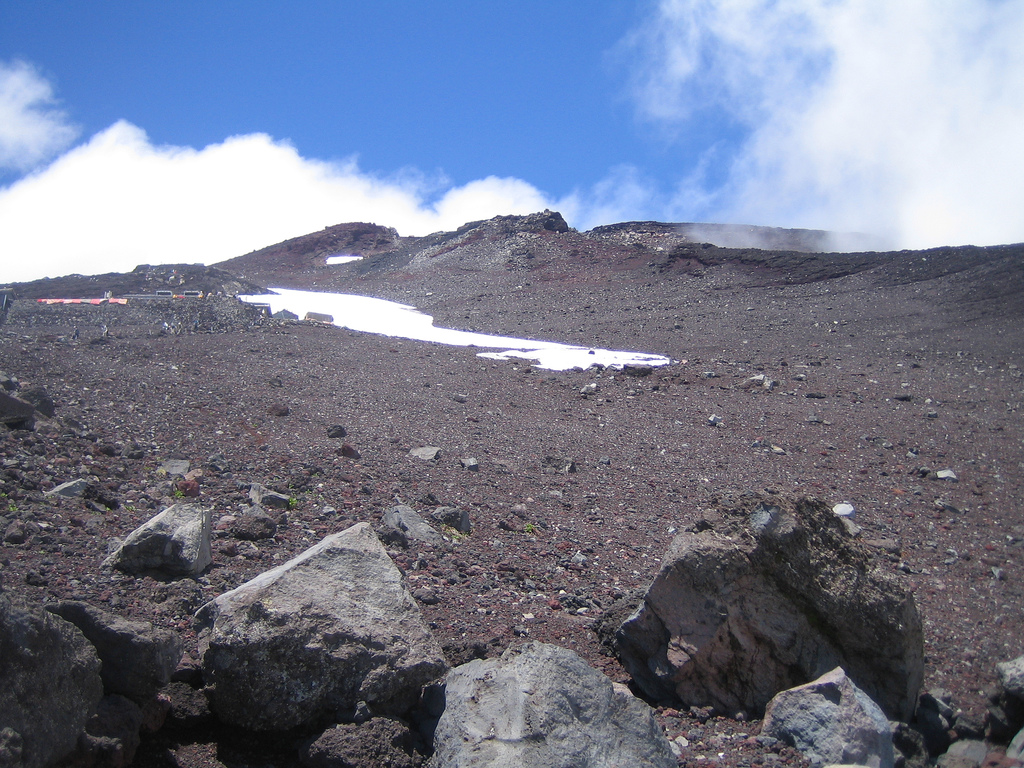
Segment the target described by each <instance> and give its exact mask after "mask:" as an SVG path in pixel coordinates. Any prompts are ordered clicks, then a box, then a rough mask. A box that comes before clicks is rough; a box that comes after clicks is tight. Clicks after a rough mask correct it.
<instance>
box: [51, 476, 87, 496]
mask: <svg viewBox="0 0 1024 768" xmlns="http://www.w3.org/2000/svg"><path fill="white" fill-rule="evenodd" d="M88 487H89V481H88V480H86V479H85V478H83V477H79V478H77V479H75V480H68V481H67V482H66V483H61V484H60V485H58V486H57V487H56V488H53V489H51V490H49V491H46V492H45V493H44V494H43V495H44V496H65V497H67V498H74V497H76V496H81V495H82V494H83V493H85V489H86V488H88Z"/></svg>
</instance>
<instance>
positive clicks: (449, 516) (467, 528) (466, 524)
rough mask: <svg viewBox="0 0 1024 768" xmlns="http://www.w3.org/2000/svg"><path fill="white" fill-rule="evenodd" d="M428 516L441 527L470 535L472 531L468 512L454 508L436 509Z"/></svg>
mask: <svg viewBox="0 0 1024 768" xmlns="http://www.w3.org/2000/svg"><path fill="white" fill-rule="evenodd" d="M430 516H431V517H432V518H434V519H435V520H436V521H437V522H439V523H440V524H441V525H447V526H449V527H450V528H454V529H455V530H456V531H458V532H459V533H470V532H471V531H472V530H473V523H472V521H470V519H469V512H467V511H466V510H464V509H457V508H456V507H438V508H437V509H435V510H434V511H433V512H432V513H431V514H430Z"/></svg>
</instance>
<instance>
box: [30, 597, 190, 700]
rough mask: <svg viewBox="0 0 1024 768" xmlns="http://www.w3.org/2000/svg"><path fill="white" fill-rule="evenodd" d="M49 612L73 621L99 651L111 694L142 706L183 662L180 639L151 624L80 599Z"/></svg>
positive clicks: (108, 691)
mask: <svg viewBox="0 0 1024 768" xmlns="http://www.w3.org/2000/svg"><path fill="white" fill-rule="evenodd" d="M47 610H49V611H50V612H51V613H54V614H56V615H58V616H60V617H61V618H62V619H65V620H67V621H70V622H71V623H72V624H74V625H75V626H76V627H78V628H79V629H80V630H81V631H82V634H83V635H85V637H86V639H87V640H88V641H89V642H90V643H92V644H93V646H94V647H95V648H96V653H98V654H99V657H100V661H101V662H102V664H103V668H102V671H101V673H100V675H101V677H102V679H103V688H104V690H105V691H106V692H107V693H108V694H120V695H121V696H125V697H127V698H129V699H131V700H132V701H134V702H135V703H136V704H139V705H143V704H145V703H146V702H148V701H149V700H150V699H152V698H153V696H154V694H156V692H157V691H158V690H159V689H160V688H162V687H163V686H165V685H167V683H168V682H170V679H171V674H172V673H173V672H174V670H175V668H176V667H177V666H178V662H179V661H180V660H181V655H182V647H181V639H180V638H179V637H178V635H177V634H176V633H174V632H171V631H170V630H167V629H158V628H155V627H153V625H152V624H150V623H149V622H148V621H128V620H127V619H124V618H121V617H120V616H115V615H114V614H111V613H107V612H106V611H101V610H100V609H99V608H95V607H93V606H91V605H88V604H86V603H82V602H78V601H77V600H63V601H61V602H60V603H58V604H57V605H54V606H48V607H47Z"/></svg>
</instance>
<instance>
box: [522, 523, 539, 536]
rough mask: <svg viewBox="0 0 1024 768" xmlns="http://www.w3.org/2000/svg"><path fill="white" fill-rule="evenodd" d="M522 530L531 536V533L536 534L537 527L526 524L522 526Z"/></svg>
mask: <svg viewBox="0 0 1024 768" xmlns="http://www.w3.org/2000/svg"><path fill="white" fill-rule="evenodd" d="M523 530H524V531H526V532H527V533H530V534H533V533H536V532H537V526H536V525H534V524H533V523H527V524H526V525H524V526H523Z"/></svg>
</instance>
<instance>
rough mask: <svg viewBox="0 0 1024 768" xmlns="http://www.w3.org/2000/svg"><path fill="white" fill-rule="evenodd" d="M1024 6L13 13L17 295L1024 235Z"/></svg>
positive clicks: (3, 111) (776, 3) (112, 6)
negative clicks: (642, 253)
mask: <svg viewBox="0 0 1024 768" xmlns="http://www.w3.org/2000/svg"><path fill="white" fill-rule="evenodd" d="M1021 39H1024V5H1022V4H1020V3H1017V2H1013V1H1012V0H948V2H944V3H931V2H926V0H906V2H903V3H899V4H893V3H883V2H880V1H877V0H876V1H874V2H872V1H870V0H856V1H855V0H642V1H641V0H635V1H632V2H631V1H628V0H615V1H614V2H613V1H611V0H608V1H603V0H586V1H584V0H561V1H560V2H554V3H552V2H539V0H516V1H515V2H512V1H511V0H509V1H507V2H506V1H504V0H493V1H490V2H486V3H482V2H466V1H465V0H462V1H459V0H453V1H451V2H447V3H444V4H440V3H424V2H414V1H412V0H408V1H405V2H400V1H398V0H391V1H388V0H382V1H380V2H375V3H350V2H340V1H336V2H305V3H302V4H285V3H283V2H244V3H243V2H174V3H171V2H164V1H163V0H151V1H150V2H145V3H138V2H103V3H92V2H84V0H62V1H61V2H56V1H54V0H33V1H31V2H30V1H29V0H23V1H21V2H12V1H11V0H0V282H2V281H6V280H20V279H29V278H31V277H38V276H42V275H44V274H49V275H53V274H62V273H66V272H71V271H75V272H84V273H93V272H101V271H105V270H107V269H130V268H132V267H133V266H135V264H137V263H145V262H151V263H152V262H161V261H204V262H207V263H212V262H215V261H219V260H222V259H226V258H230V257H232V256H235V255H239V254H240V253H244V252H247V251H249V250H252V249H254V248H259V247H262V246H263V245H268V244H270V243H273V242H277V241H279V240H282V239H285V238H286V237H292V236H296V235H299V234H304V233H306V232H309V231H313V230H316V229H320V228H322V227H323V226H327V225H330V224H336V223H340V222H343V221H352V220H364V221H365V220H370V221H375V222H376V223H380V224H385V225H390V226H395V227H397V228H398V229H399V231H400V232H401V233H402V234H425V233H427V232H430V231H436V230H439V229H452V228H454V227H457V226H459V225H460V224H462V223H464V222H465V221H467V220H472V219H478V218H486V217H489V216H493V215H498V214H503V213H526V212H530V211H532V210H537V209H541V208H544V207H550V208H556V209H558V210H561V211H562V212H563V213H564V214H565V215H566V217H567V218H568V219H569V221H570V223H571V224H573V225H574V226H576V227H578V228H589V227H591V226H594V225H597V224H605V223H611V222H613V221H622V220H630V219H659V220H663V221H730V222H736V223H750V224H759V225H769V226H795V227H808V228H822V229H833V230H837V231H856V232H868V233H872V234H876V235H879V236H881V237H885V238H887V239H888V240H889V241H890V242H891V243H892V244H893V245H894V246H904V247H926V246H931V245H939V244H957V243H967V242H973V243H977V244H987V243H997V242H1011V241H1020V240H1024V217H1022V216H1020V214H1019V211H1020V210H1022V209H1024V181H1022V179H1024V138H1022V136H1024V52H1022V50H1021V48H1022V46H1020V44H1019V41H1020V40H1021Z"/></svg>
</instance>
